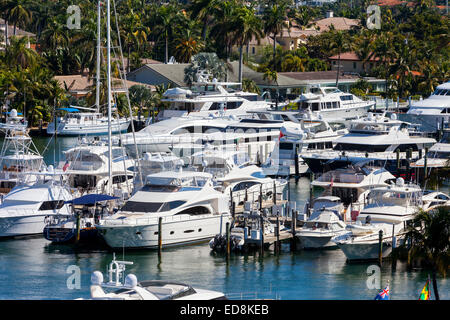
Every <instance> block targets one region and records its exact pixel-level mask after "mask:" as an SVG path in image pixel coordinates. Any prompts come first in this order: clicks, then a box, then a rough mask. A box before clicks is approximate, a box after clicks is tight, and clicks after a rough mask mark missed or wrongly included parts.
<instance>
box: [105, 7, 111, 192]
mask: <svg viewBox="0 0 450 320" xmlns="http://www.w3.org/2000/svg"><path fill="white" fill-rule="evenodd" d="M106 3H107V25H106V37H107V43H108V44H107V66H108V67H107V70H108V71H107V78H108V79H107V82H108V154H109V157H108V158H109V159H108V160H109V161H108V173H109V179H108V191H109V193H110V194H112V146H111V98H112V95H111V28H110V25H111V20H110V19H111V12H110V0H107V1H106Z"/></svg>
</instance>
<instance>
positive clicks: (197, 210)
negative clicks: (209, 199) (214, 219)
mask: <svg viewBox="0 0 450 320" xmlns="http://www.w3.org/2000/svg"><path fill="white" fill-rule="evenodd" d="M210 213H211V212H210V211H209V209H208V208H205V207H202V206H197V207H192V208H188V209H184V210H183V211H180V212H178V213H177V214H175V215H180V214H188V215H190V216H195V215H201V214H210Z"/></svg>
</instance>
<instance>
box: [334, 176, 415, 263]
mask: <svg viewBox="0 0 450 320" xmlns="http://www.w3.org/2000/svg"><path fill="white" fill-rule="evenodd" d="M421 208H423V200H422V190H421V189H420V187H418V186H416V185H407V184H405V183H404V180H403V178H398V179H397V181H396V183H395V185H389V186H386V187H380V188H375V189H373V190H371V191H370V193H369V195H368V197H367V203H366V205H365V207H364V209H363V210H361V212H360V213H359V215H358V218H357V221H356V223H355V224H352V225H348V226H347V228H348V229H349V230H350V233H349V234H347V235H344V236H342V237H340V238H336V239H335V241H336V243H337V245H338V246H339V248H340V249H341V250H342V251H343V252H344V254H345V255H346V257H347V259H348V260H371V259H378V256H379V249H378V248H379V231H380V230H382V231H383V249H382V251H383V257H386V256H388V255H389V254H390V253H391V251H392V241H393V240H392V239H393V236H395V238H396V245H397V246H398V245H399V244H400V243H401V241H402V240H403V239H404V237H403V236H404V234H403V233H404V231H405V230H406V226H407V225H408V224H409V223H410V222H411V221H412V219H414V217H415V215H416V214H417V213H418V211H419V209H421Z"/></svg>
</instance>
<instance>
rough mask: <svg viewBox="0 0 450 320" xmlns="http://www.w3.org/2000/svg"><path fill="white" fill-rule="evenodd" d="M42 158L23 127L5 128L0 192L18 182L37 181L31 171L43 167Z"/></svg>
mask: <svg viewBox="0 0 450 320" xmlns="http://www.w3.org/2000/svg"><path fill="white" fill-rule="evenodd" d="M45 167H46V166H45V163H44V158H43V157H42V156H41V155H40V154H39V152H38V150H37V148H36V146H35V145H34V143H33V140H32V139H31V137H30V136H29V135H28V134H27V133H26V131H25V129H21V130H16V129H9V130H6V136H5V138H4V140H3V145H2V150H1V155H0V168H1V171H0V193H1V194H6V193H8V192H10V191H11V189H12V188H14V187H15V186H17V185H18V184H20V183H28V184H32V183H34V182H36V181H37V176H36V175H34V174H32V173H33V172H39V171H43V170H44V169H45Z"/></svg>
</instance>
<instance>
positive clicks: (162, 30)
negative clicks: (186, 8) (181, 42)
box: [155, 5, 181, 63]
mask: <svg viewBox="0 0 450 320" xmlns="http://www.w3.org/2000/svg"><path fill="white" fill-rule="evenodd" d="M155 17H156V20H157V21H156V23H157V24H156V26H155V29H156V30H155V32H156V33H158V34H159V37H161V36H163V37H164V41H165V50H164V63H167V62H168V61H169V38H170V37H172V34H173V30H174V29H175V26H176V25H177V24H178V22H177V20H178V19H180V18H181V17H180V15H179V11H178V9H177V8H176V7H175V6H173V5H163V6H161V7H159V8H158V11H157V12H156V16H155Z"/></svg>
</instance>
